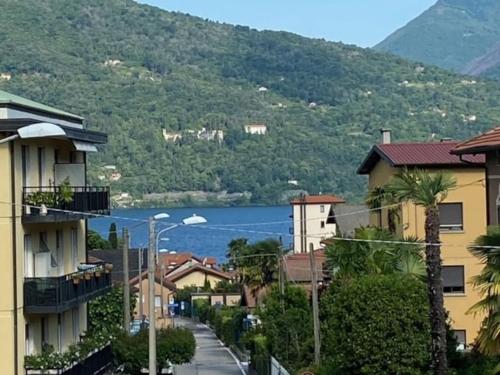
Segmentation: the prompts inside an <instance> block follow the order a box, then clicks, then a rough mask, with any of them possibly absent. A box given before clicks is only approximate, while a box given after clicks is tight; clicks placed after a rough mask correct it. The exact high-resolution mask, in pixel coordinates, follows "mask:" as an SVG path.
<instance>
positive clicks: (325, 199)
mask: <svg viewBox="0 0 500 375" xmlns="http://www.w3.org/2000/svg"><path fill="white" fill-rule="evenodd" d="M304 203H305V204H336V203H345V200H344V199H342V198H340V197H337V196H336V195H306V196H304V197H303V198H296V199H294V200H292V201H291V202H290V204H292V205H293V204H304Z"/></svg>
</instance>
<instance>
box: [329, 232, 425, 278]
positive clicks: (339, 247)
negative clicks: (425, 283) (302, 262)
mask: <svg viewBox="0 0 500 375" xmlns="http://www.w3.org/2000/svg"><path fill="white" fill-rule="evenodd" d="M332 240H333V242H332V244H330V245H328V246H327V248H326V255H327V265H328V268H329V269H330V270H331V272H332V275H333V276H334V277H335V278H336V279H341V280H345V279H352V278H356V277H359V276H363V275H370V274H373V275H375V274H392V273H401V274H407V275H411V276H414V277H416V278H419V279H423V278H424V277H425V266H424V261H423V259H422V255H421V252H422V246H421V245H419V244H418V241H416V239H414V238H407V239H401V238H399V237H397V236H396V235H395V234H393V233H391V232H389V231H388V230H385V229H381V228H375V227H367V228H357V229H356V230H355V233H354V238H353V239H351V238H344V239H342V238H339V237H336V238H333V239H332Z"/></svg>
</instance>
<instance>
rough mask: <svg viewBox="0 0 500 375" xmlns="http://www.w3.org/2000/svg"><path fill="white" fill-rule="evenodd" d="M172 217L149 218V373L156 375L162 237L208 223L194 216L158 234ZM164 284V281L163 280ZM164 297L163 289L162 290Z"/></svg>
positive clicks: (164, 214)
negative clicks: (159, 225)
mask: <svg viewBox="0 0 500 375" xmlns="http://www.w3.org/2000/svg"><path fill="white" fill-rule="evenodd" d="M169 217H170V215H169V214H167V213H159V214H156V215H155V216H152V217H150V218H149V248H148V287H149V373H150V374H156V373H157V372H156V316H155V315H156V314H155V301H154V299H155V269H156V265H157V264H158V263H157V262H158V247H159V242H160V239H161V238H160V235H161V234H162V233H165V232H167V231H169V230H172V229H174V228H177V227H179V226H183V225H195V224H204V223H206V222H207V219H205V218H204V217H202V216H197V215H193V216H190V217H187V218H185V219H183V220H182V222H181V223H178V224H173V225H170V226H169V227H166V228H164V229H162V230H160V231H159V232H158V233H155V226H156V222H157V221H158V220H162V219H167V218H169ZM162 283H163V280H162ZM161 293H162V294H161V295H162V296H163V289H162V290H161Z"/></svg>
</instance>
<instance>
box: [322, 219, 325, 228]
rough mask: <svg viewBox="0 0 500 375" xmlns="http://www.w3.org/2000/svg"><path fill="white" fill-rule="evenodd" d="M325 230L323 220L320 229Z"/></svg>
mask: <svg viewBox="0 0 500 375" xmlns="http://www.w3.org/2000/svg"><path fill="white" fill-rule="evenodd" d="M324 228H325V222H324V221H323V220H321V229H324Z"/></svg>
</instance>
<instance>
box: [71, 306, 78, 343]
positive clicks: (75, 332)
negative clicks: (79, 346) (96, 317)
mask: <svg viewBox="0 0 500 375" xmlns="http://www.w3.org/2000/svg"><path fill="white" fill-rule="evenodd" d="M71 323H72V324H71V325H72V326H73V327H72V329H73V342H74V343H75V342H78V340H79V339H80V311H79V309H78V307H77V308H74V309H73V310H71Z"/></svg>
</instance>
